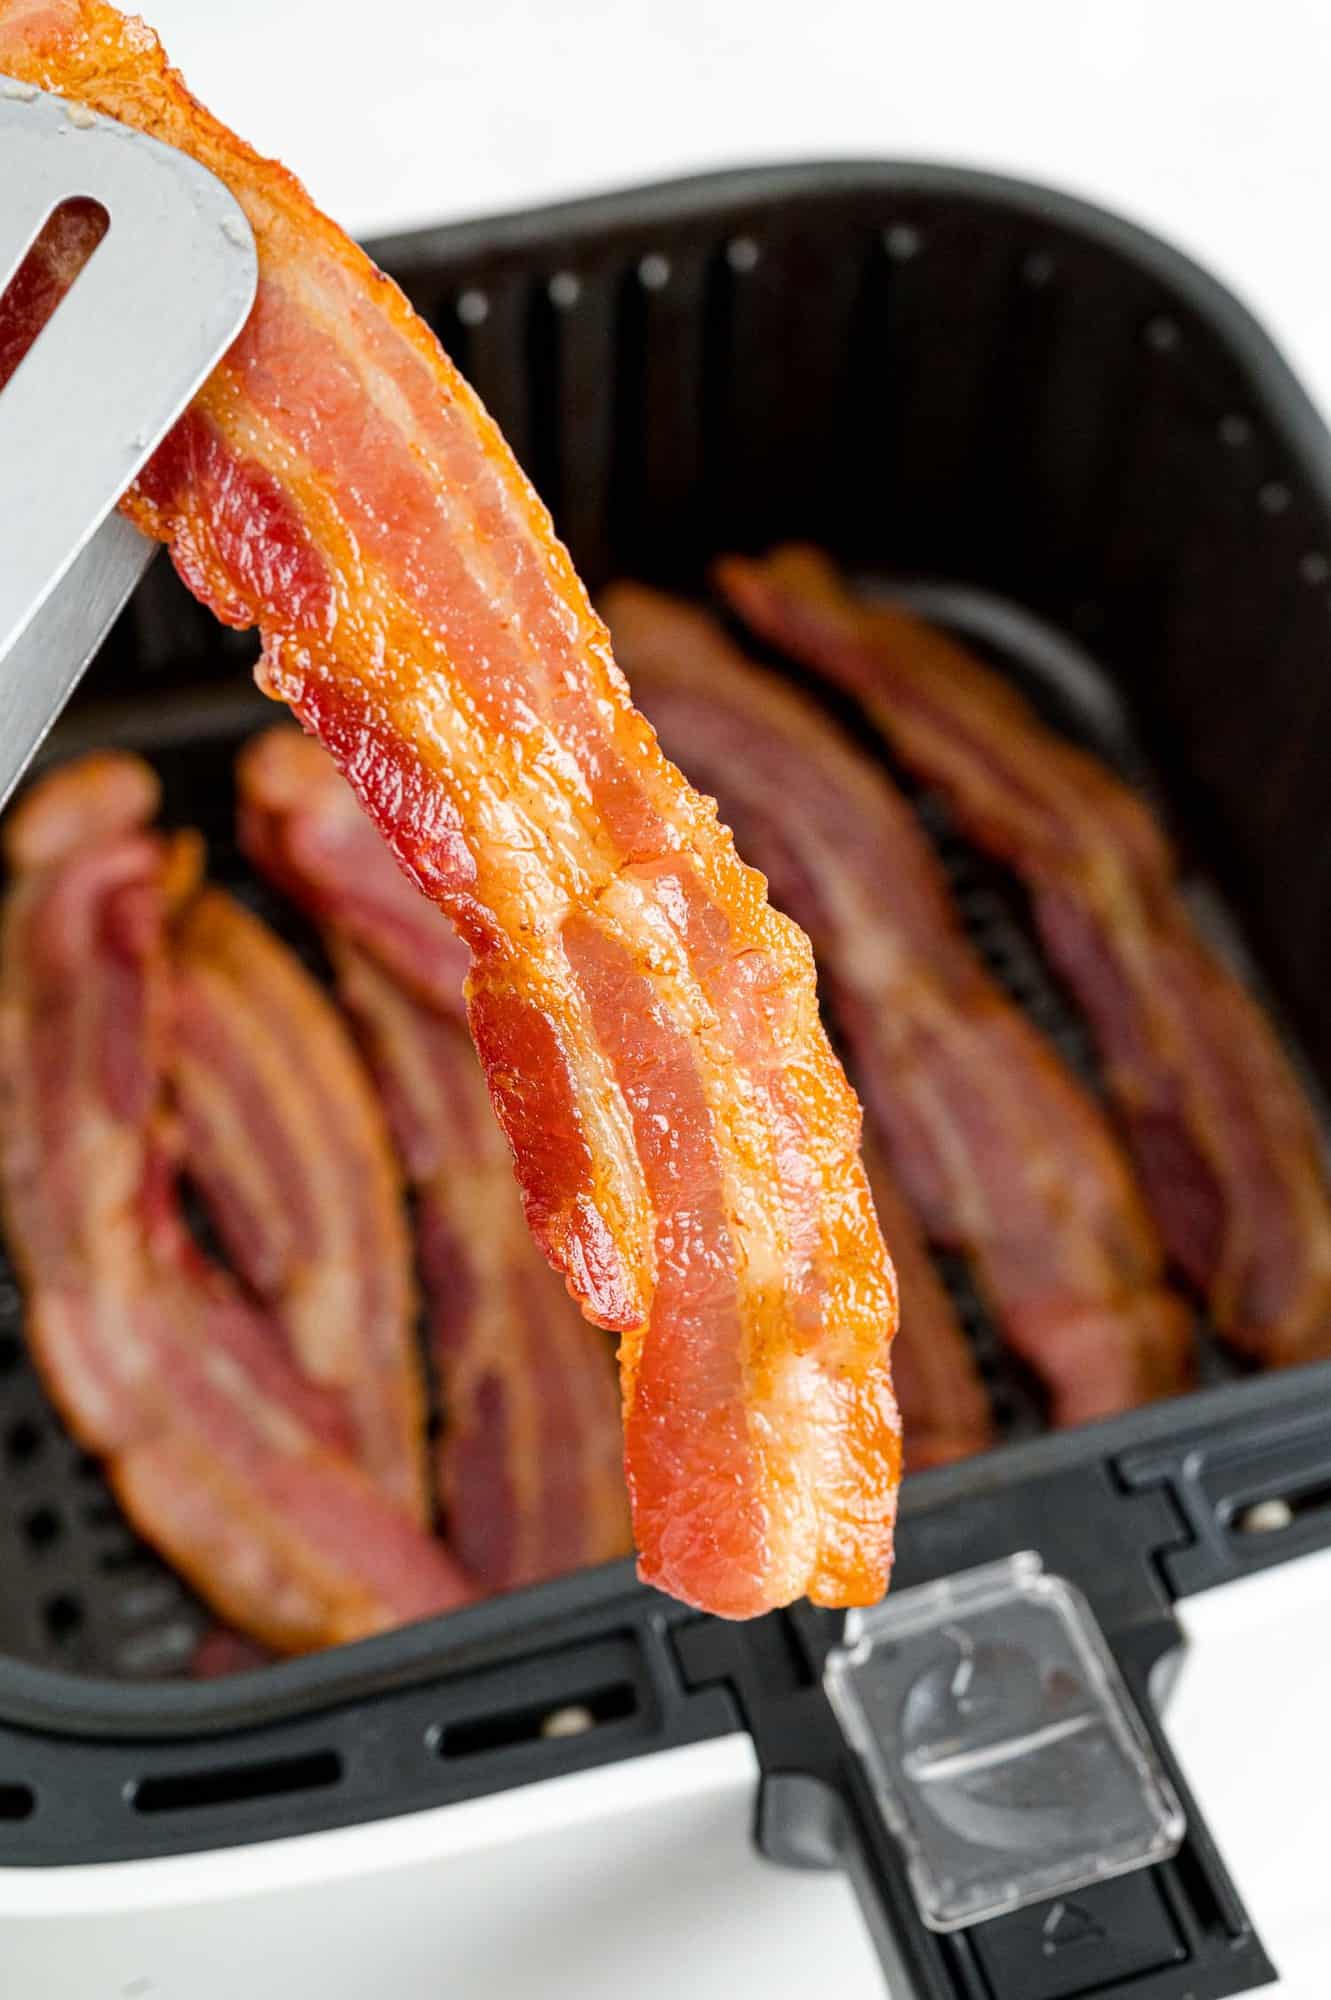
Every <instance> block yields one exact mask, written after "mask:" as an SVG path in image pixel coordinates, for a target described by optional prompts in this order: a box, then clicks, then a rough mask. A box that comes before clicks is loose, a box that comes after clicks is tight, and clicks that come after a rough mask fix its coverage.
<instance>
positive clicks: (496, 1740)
mask: <svg viewBox="0 0 1331 2000" xmlns="http://www.w3.org/2000/svg"><path fill="white" fill-rule="evenodd" d="M637 1707H638V1693H637V1689H636V1688H635V1687H634V1686H633V1684H632V1682H631V1681H616V1682H614V1683H613V1684H612V1685H611V1686H609V1687H601V1688H595V1689H593V1690H592V1692H591V1693H590V1694H577V1695H571V1696H570V1697H569V1698H568V1699H567V1700H566V1701H561V1702H558V1703H556V1704H555V1706H554V1707H553V1708H552V1707H551V1706H550V1705H549V1703H542V1704H541V1705H540V1706H539V1707H537V1706H535V1705H533V1706H529V1707H527V1708H512V1709H508V1710H506V1711H503V1712H501V1713H499V1714H497V1715H484V1716H478V1717H477V1718H476V1719H475V1720H474V1721H471V1722H453V1723H448V1724H446V1725H445V1726H444V1727H443V1728H442V1729H438V1730H436V1731H434V1732H433V1733H432V1737H431V1740H432V1742H433V1744H434V1747H435V1749H436V1750H437V1752H438V1754H439V1755H440V1756H441V1757H478V1756H483V1755H484V1754H485V1752H486V1751H489V1750H510V1749H512V1748H513V1747H514V1746H515V1745H516V1744H519V1743H539V1742H541V1741H542V1740H545V1741H550V1740H553V1739H556V1738H559V1737H565V1736H585V1735H587V1734H588V1733H589V1732H590V1731H591V1730H593V1729H600V1728H603V1727H604V1725H605V1724H606V1723H608V1722H623V1721H625V1720H626V1719H627V1718H628V1717H629V1716H631V1715H633V1714H635V1713H636V1711H637Z"/></svg>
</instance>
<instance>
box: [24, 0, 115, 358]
mask: <svg viewBox="0 0 1331 2000" xmlns="http://www.w3.org/2000/svg"><path fill="white" fill-rule="evenodd" d="M2 31H3V24H2V23H0V32H2ZM106 224H107V214H106V210H105V209H104V208H103V207H102V205H101V203H100V202H96V201H89V200H85V199H83V198H81V197H79V196H75V197H74V198H73V199H71V200H69V201H62V202H61V204H60V206H59V208H57V209H56V210H55V212H54V213H53V214H52V215H51V216H50V217H49V218H48V219H47V221H46V222H45V223H44V224H43V226H42V228H41V230H40V231H39V232H38V235H37V237H36V240H35V241H34V243H33V245H32V247H31V249H30V250H29V251H28V254H27V256H26V257H25V258H24V259H23V262H22V263H21V264H20V265H19V267H18V269H17V271H15V273H14V275H13V277H12V278H11V279H10V281H9V283H8V284H7V285H6V287H5V289H4V290H3V292H0V389H3V388H4V386H5V384H6V382H8V380H9V378H10V376H11V375H12V374H13V373H14V370H15V369H16V368H17V367H18V365H19V362H20V361H21V360H22V359H23V357H24V355H25V354H26V353H27V351H28V349H29V348H30V347H31V346H32V343H33V341H34V340H35V339H36V338H37V335H38V334H39V333H40V332H41V330H42V328H43V327H44V326H45V325H46V322H47V320H49V319H50V317H51V314H52V313H53V312H54V311H55V309H56V307H57V306H58V305H59V303H60V301H61V299H63V298H64V296H65V294H66V292H68V290H69V288H70V286H71V285H72V284H73V282H74V280H75V278H77V276H78V274H79V272H80V271H81V270H82V269H83V267H84V265H85V264H86V263H87V261H88V259H89V257H91V255H92V253H93V251H94V250H95V249H96V248H97V245H98V244H99V243H100V242H101V240H102V238H103V236H105V234H106Z"/></svg>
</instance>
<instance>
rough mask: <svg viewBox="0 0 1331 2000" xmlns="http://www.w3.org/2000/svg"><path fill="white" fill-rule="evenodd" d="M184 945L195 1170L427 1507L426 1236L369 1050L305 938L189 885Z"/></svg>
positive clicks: (324, 1375) (271, 1295)
mask: <svg viewBox="0 0 1331 2000" xmlns="http://www.w3.org/2000/svg"><path fill="white" fill-rule="evenodd" d="M367 830H368V831H369V832H370V837H371V839H373V838H374V834H373V830H372V829H367ZM389 866H390V872H395V871H392V870H391V863H390V864H389ZM417 900H418V901H419V900H420V899H419V898H418V899H417ZM439 928H440V929H443V928H444V926H443V925H442V924H440V926H439ZM171 955H172V965H173V968H174V971H175V1032H174V1034H173V1037H172V1072H171V1073H172V1081H173V1084H174V1087H175V1097H176V1104H177V1106H178V1109H179V1112H180V1116H181V1122H182V1125H183V1130H184V1147H185V1151H184V1165H185V1168H186V1171H187V1172H188V1173H189V1174H190V1176H191V1178H192V1179H193V1180H194V1181H195V1182H196V1184H197V1185H198V1187H199V1190H200V1192H201V1194H202V1195H203V1197H204V1201H205V1203H206V1204H207V1206H208V1208H209V1210H210V1212H211V1214H212V1217H213V1220H214V1222H215V1223H216V1225H217V1228H218V1231H219V1233H220V1236H221V1239H222V1242H223V1244H224V1246H225V1248H226V1250H227V1252H228V1254H229V1256H230V1258H231V1261H232V1263H233V1264H234V1266H235V1267H236V1269H237V1270H238V1271H239V1273H240V1275H241V1277H242V1278H243V1279H244V1280H245V1281H246V1283H247V1284H248V1285H250V1286H251V1287H252V1289H253V1291H254V1292H255V1294H256V1295H257V1296H258V1298H259V1299H260V1300H261V1301H262V1302H263V1304H264V1305H265V1306H266V1307H267V1308H268V1310H269V1311H270V1312H271V1313H272V1314H273V1316H274V1317H275V1318H276V1320H277V1322H278V1324H279V1325H280V1326H281V1328H282V1331H283V1333H284V1334H285V1335H286V1338H287V1342H288V1344H289V1346H290V1349H291V1352H292V1354H293V1356H294V1358H295V1360H296V1362H297V1364H298V1366H299V1367H300V1368H301V1370H302V1371H303V1372H304V1374H305V1375H307V1376H308V1377H309V1378H310V1379H311V1380H312V1381H315V1382H320V1383H323V1384H324V1385H325V1386H327V1387H328V1388H331V1389H337V1390H340V1391H341V1392H342V1393H343V1395H344V1397H345V1399H346V1405H347V1409H348V1412H349V1414H350V1418H351V1423H352V1427H353V1430H354V1434H355V1456H356V1458H357V1460H358V1462H359V1463H360V1464H361V1465H362V1466H363V1467H364V1469H365V1471H366V1472H368V1473H369V1475H370V1477H371V1478H372V1479H373V1480H374V1481H375V1482H376V1483H377V1484H378V1485H379V1486H380V1487H381V1488H382V1490H383V1491H384V1492H385V1493H386V1494H388V1496H389V1498H390V1499H392V1500H394V1501H395V1502H396V1503H397V1505H398V1506H400V1507H403V1508H405V1509H406V1511H407V1512H408V1513H410V1514H412V1515H413V1516H414V1517H415V1518H416V1519H417V1520H418V1521H420V1522H421V1523H422V1524H423V1525H428V1523H429V1520H430V1502H429V1493H428V1480H427V1474H426V1465H425V1399H424V1393H423V1388H422V1384H421V1378H420V1367H419V1362H418V1358H417V1354H416V1335H415V1305H416V1301H415V1294H414V1288H413V1284H412V1273H411V1242H410V1238H409V1236H408V1234H407V1224H406V1216H405V1213H404V1210H403V1201H402V1186H401V1179H400V1176H399V1174H398V1171H397V1168H396V1166H395V1164H394V1161H393V1154H392V1149H391V1145H390V1141H389V1136H388V1131H387V1128H386V1126H385V1124H384V1118H383V1113H382V1111H381V1109H380V1107H379V1104H378V1102H377V1100H376V1098H375V1095H374V1091H373V1089H372V1088H371V1085H370V1080H369V1078H368V1076H367V1075H366V1072H365V1068H364V1065H363V1064H362V1062H361V1060H360V1057H359V1055H358V1054H357V1051H356V1049H355V1047H354V1045H353V1043H352V1041H351V1038H350V1036H349V1035H348V1033H347V1030H346V1027H345V1026H344V1024H343V1022H342V1021H341V1019H340V1018H339V1016H338V1014H337V1011H336V1009H335V1008H334V1007H333V1005H332V1004H331V1002H330V1001H329V1000H328V998H327V996H326V995H325V994H324V992H323V991H322V990H321V988H320V987H319V986H318V985H317V984H316V982H315V981H314V980H313V979H312V978H311V977H310V975H309V974H308V973H307V972H306V971H305V969H304V967H303V966H302V965H301V964H300V962H299V960H298V959H297V958H296V956H295V954H294V953H293V952H292V951H290V950H289V949H288V947H287V946H286V945H284V944H283V943H282V941H281V940H280V939H279V938H277V937H275V936H274V934H273V932H272V931H271V930H270V929H269V928H268V926H267V925H266V924H264V923H262V922H260V920H259V919H258V918H257V917H253V916H251V915H250V914H249V912H248V911H247V910H244V909H242V908H241V906H240V904H239V903H237V902H235V901H234V900H233V899H232V898H231V897H230V896H228V895H226V894H225V893H224V892H223V891H222V890H220V889H205V890H204V892H203V893H202V894H201V895H199V896H197V897H195V898H194V899H193V900H192V901H191V903H190V904H189V907H188V908H187V910H186V911H185V913H184V915H183V916H182V918H181V919H180V920H179V922H178V923H177V924H176V925H175V926H174V928H173V934H172V954H171Z"/></svg>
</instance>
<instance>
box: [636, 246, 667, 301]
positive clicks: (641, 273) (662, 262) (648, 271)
mask: <svg viewBox="0 0 1331 2000" xmlns="http://www.w3.org/2000/svg"><path fill="white" fill-rule="evenodd" d="M638 282H639V284H640V285H641V286H642V287H643V289H644V290H645V291H648V292H660V291H664V290H665V287H666V286H667V285H668V284H669V283H670V259H669V258H668V257H663V256H662V255H661V253H660V251H659V250H649V251H648V253H647V255H646V256H645V257H643V258H640V259H639V262H638Z"/></svg>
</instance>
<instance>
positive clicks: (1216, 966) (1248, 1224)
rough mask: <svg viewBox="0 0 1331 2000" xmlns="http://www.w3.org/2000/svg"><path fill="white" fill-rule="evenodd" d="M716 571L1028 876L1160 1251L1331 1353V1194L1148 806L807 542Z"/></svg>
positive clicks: (1261, 1327)
mask: <svg viewBox="0 0 1331 2000" xmlns="http://www.w3.org/2000/svg"><path fill="white" fill-rule="evenodd" d="M718 576H719V580H720V583H721V586H722V588H723V590H724V591H725V593H726V595H727V597H728V598H729V600H730V601H731V603H732V604H733V605H734V606H735V607H736V609H737V610H738V611H739V612H740V613H741V614H742V615H743V616H744V618H745V619H746V620H747V621H748V622H749V623H750V624H751V625H752V626H753V628H754V629H755V630H756V631H759V632H761V633H762V634H763V636H764V637H765V638H768V639H770V640H772V641H773V642H774V643H776V644H777V645H778V646H780V647H782V648H783V649H784V650H785V651H786V652H788V653H789V654H791V655H792V656H793V657H794V658H795V659H797V660H799V661H801V662H802V663H803V664H804V665H805V666H808V667H811V668H813V669H814V671H816V672H817V673H820V674H822V675H824V676H825V677H826V678H827V679H828V680H829V681H831V682H833V683H834V684H835V685H836V686H837V687H839V688H841V689H843V690H844V691H845V692H847V693H849V694H851V695H853V696H854V697H855V698H856V699H857V700H858V701H860V702H861V703H862V704H863V706H864V708H865V711H866V713H867V714H868V715H869V716H870V717H871V718H872V720H873V721H874V722H875V723H876V724H877V726H878V727H879V728H880V729H881V730H882V731H883V733H884V735H885V736H886V737H887V739H888V740H889V742H890V743H891V744H892V746H893V748H894V749H895V750H896V752H897V754H898V755H899V756H900V757H901V759H902V761H903V762H904V763H905V764H906V765H908V766H909V767H910V768H911V769H912V770H914V771H916V772H918V773H919V774H920V776H922V777H923V778H925V779H927V781H928V782H929V783H930V784H931V785H933V786H935V787H936V788H937V790H938V791H939V792H940V793H941V794H942V795H943V796H944V798H945V799H946V800H947V802H948V805H949V807H950V808H951V810H952V812H953V814H954V815H955V817H956V819H957V821H958V823H959V824H960V825H961V826H962V827H963V828H964V829H965V831H966V832H967V833H968V834H969V835H970V837H971V838H972V839H973V840H975V841H976V843H977V844H978V845H980V846H983V847H986V848H988V849H989V850H990V851H991V852H992V853H994V854H996V855H998V856H1000V857H1001V858H1002V859H1003V860H1004V861H1006V862H1007V863H1009V864H1010V865H1011V866H1012V867H1013V868H1014V869H1015V870H1016V871H1017V873H1018V874H1019V875H1020V876H1022V878H1023V879H1024V881H1025V882H1026V884H1027V886H1028V887H1029V889H1030V892H1031V900H1032V908H1033V911H1034V915H1035V921H1036V924H1037V926H1038V929H1039V933H1040V937H1041V939H1042V941H1043V944H1044V947H1045V950H1046V952H1047V953H1048V955H1049V958H1050V960H1051V961H1052V963H1053V964H1054V966H1055V967H1056V968H1057V970H1058V971H1059V972H1060V973H1061V975H1062V976H1063V978H1064V979H1065V980H1066V981H1067V983H1068V986H1069V987H1070V988H1071V990H1072V992H1073V993H1074V994H1075V995H1076V998H1077V1000H1078V1001H1079V1002H1080V1004H1081V1007H1082V1008H1083V1010H1084V1012H1085V1014H1086V1016H1087V1019H1088V1020H1089V1022H1090V1025H1091V1028H1092V1031H1093V1033H1094V1035H1095V1038H1096V1043H1097V1047H1098V1050H1099V1056H1100V1061H1101V1064H1102V1067H1103V1071H1104V1076H1105V1081H1106V1085H1107V1087H1108V1090H1109V1092H1110V1095H1111V1097H1112V1099H1113V1102H1114V1105H1115V1108H1116V1110H1117V1112H1118V1114H1119V1116H1120V1117H1121V1119H1122V1121H1123V1125H1124V1129H1125V1131H1126V1132H1127V1135H1128V1137H1129V1140H1130V1142H1131V1145H1132V1148H1133V1152H1134V1155H1135V1158H1136V1161H1137V1166H1138V1170H1139V1172H1140V1174H1141V1177H1142V1181H1143V1184H1144V1186H1145V1188H1146V1192H1147V1197H1148V1199H1149V1201H1150V1203H1151V1206H1152V1208H1153V1210H1154V1212H1155V1215H1156V1217H1157V1220H1158V1222H1159V1225H1160V1228H1161V1231H1162V1233H1163V1235H1164V1238H1165V1244H1166V1248H1167V1250H1168V1252H1169V1254H1170V1256H1171V1258H1172V1259H1173V1261H1174V1263H1175V1264H1176V1265H1177V1266H1178V1268H1179V1270H1180V1271H1181V1272H1183V1273H1184V1274H1185V1275H1186V1276H1187V1278H1188V1279H1189V1280H1190V1281H1191V1282H1192V1283H1193V1284H1194V1285H1195V1286H1196V1287H1197V1288H1198V1290H1200V1291H1201V1292H1202V1293H1204V1295H1205V1296H1206V1298H1207V1300H1208V1302H1209V1304H1210V1308H1211V1311H1212V1314H1213V1315H1214V1318H1215V1321H1216V1324H1217V1325H1218V1327H1219V1328H1220V1330H1221V1331H1222V1332H1223V1333H1225V1334H1226V1335H1227V1336H1228V1338H1229V1339H1230V1340H1231V1341H1233V1342H1234V1344H1235V1345H1236V1346H1237V1347H1239V1348H1241V1349H1243V1350H1244V1351H1245V1352H1247V1353H1249V1354H1251V1355H1252V1356H1253V1357H1254V1358H1255V1359H1257V1360H1260V1361H1264V1362H1268V1363H1273V1364H1281V1363H1289V1362H1297V1361H1310V1360H1314V1359H1317V1358H1320V1357H1325V1356H1327V1355H1331V1193H1329V1192H1328V1186H1327V1177H1326V1163H1325V1157H1324V1154H1323V1150H1322V1147H1321V1144H1320V1141H1319V1137H1318V1133H1317V1130H1316V1126H1315V1123H1314V1120H1313V1117H1312V1114H1311V1111H1310V1108H1309V1106H1308V1103H1307V1100H1306V1098H1305V1096H1304V1094H1303V1092H1302V1090H1301V1089H1300V1087H1299V1084H1298V1081H1297V1079H1296V1078H1295V1076H1294V1074H1293V1072H1292V1070H1291V1068H1290V1065H1289V1062H1288V1061H1287V1059H1286V1057H1285V1055H1284V1052H1283V1050H1282V1049H1281V1047H1280V1044H1279V1042H1278V1040H1277V1037H1276V1035H1275V1032H1274V1030H1273V1029H1272V1027H1271V1024H1270V1022H1269V1021H1268V1020H1267V1019H1266V1017H1265V1015H1264V1014H1263V1012H1262V1010H1261V1009H1260V1007H1258V1005H1257V1004H1256V1002H1255V1001H1254V1000H1253V998H1252V996H1251V995H1250V994H1249V993H1248V992H1247V991H1246V990H1245V988H1244V987H1243V985H1242V984H1241V983H1240V981H1239V980H1238V979H1237V978H1236V977H1235V976H1234V974H1233V973H1232V972H1231V971H1230V969H1229V967H1228V966H1227V965H1225V964H1224V963H1223V962H1222V961H1221V960H1220V958H1219V957H1217V955H1216V954H1215V953H1214V952H1213V951H1212V950H1211V949H1210V948H1209V947H1208V946H1207V944H1206V943H1205V942H1204V941H1203V939H1202V938H1201V937H1200V935H1199V934H1198V932H1197V930H1196V928H1195V926H1194V924H1193V922H1192V920H1191V918H1190V916H1189V914H1188V912H1187V909H1186V907H1185V905H1184V901H1183V898H1182V895H1181V893H1180V889H1179V884H1178V879H1177V867H1176V863H1175V859H1174V856H1173V854H1172V853H1171V851H1170V848H1169V844H1168V842H1167V841H1166V839H1165V837H1164V835H1163V833H1162V832H1161V830H1160V828H1159V826H1158V825H1157V824H1156V822H1155V821H1154V819H1153V818H1152V817H1151V815H1150V813H1149V812H1148V811H1147V809H1146V807H1145V806H1144V805H1143V803H1142V802H1141V800H1140V799H1138V798H1137V797H1136V795H1135V794H1134V793H1133V792H1131V791H1130V790H1129V788H1128V787H1127V786H1126V785H1125V784H1123V783H1122V782H1121V780H1120V779H1118V778H1117V777H1116V776H1115V775H1114V774H1113V772H1111V771H1110V770H1109V769H1108V767H1107V766H1105V765H1104V764H1102V763H1100V762H1098V761H1097V760H1096V759H1095V758H1093V757H1090V756H1088V755H1086V753H1085V752H1084V751H1081V750H1079V749H1077V748H1075V747H1074V746H1073V745H1072V744H1070V743H1068V742H1066V741H1064V740H1063V738H1061V737H1059V736H1056V735H1055V734H1054V733H1053V731H1052V730H1050V729H1048V728H1047V727H1046V726H1045V725H1044V724H1043V723H1042V722H1041V721H1040V720H1039V718H1038V717H1037V716H1036V715H1035V713H1034V712H1033V710H1032V709H1031V708H1030V706H1029V705H1028V703H1027V702H1025V701H1024V700H1023V699H1022V698H1021V696H1020V695H1018V694H1017V693H1016V691H1015V690H1014V689H1013V688H1011V687H1010V686H1008V685H1007V683H1006V682H1004V681H1003V680H1002V679H1001V678H1000V677H999V676H998V675H997V674H995V673H993V672H992V671H990V670H989V669H988V668H986V667H985V666H983V665H982V664H981V663H980V662H979V661H978V660H976V659H975V658H973V657H972V656H971V655H970V654H969V653H967V652H966V651H965V650H964V649H963V648H962V647H961V646H959V645H957V644H956V643H955V642H954V641H953V640H951V639H949V638H948V637H946V636H945V635H944V634H943V633H941V632H937V631H934V630H932V629H931V628H930V627H928V626H926V625H924V624H922V623H920V622H919V621H918V620H917V619H915V618H913V617H911V616H910V615H908V614H907V613H906V612H904V611H901V610H898V609H895V608H892V607H889V606H886V605H877V604H875V605H872V606H871V605H868V604H865V603H862V602H860V601H858V600H857V599H855V598H854V597H853V596H851V594H850V593H849V592H848V591H847V590H846V589H845V587H844V586H843V585H842V583H841V582H840V580H839V578H838V577H837V575H836V573H835V571H834V570H833V569H832V567H831V565H830V564H829V563H828V562H827V561H826V559H825V558H824V557H822V556H820V555H818V554H817V553H816V552H815V551H813V550H808V549H786V550H780V551H778V552H777V553H776V554H775V555H773V556H770V557H768V558H767V559H766V561H763V562H744V561H739V560H732V561H728V562H725V563H722V564H721V565H720V566H719V568H718Z"/></svg>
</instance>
